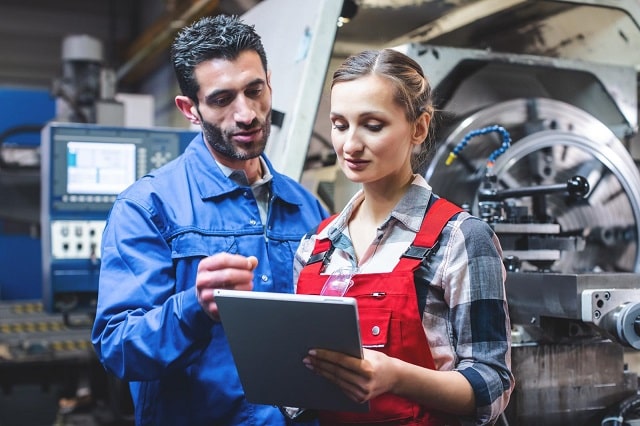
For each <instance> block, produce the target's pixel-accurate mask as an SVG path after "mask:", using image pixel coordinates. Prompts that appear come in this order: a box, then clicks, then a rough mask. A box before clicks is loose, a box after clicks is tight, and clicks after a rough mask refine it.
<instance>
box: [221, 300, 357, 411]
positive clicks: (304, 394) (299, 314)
mask: <svg viewBox="0 0 640 426" xmlns="http://www.w3.org/2000/svg"><path fill="white" fill-rule="evenodd" d="M215 300H216V303H217V304H218V309H219V312H220V318H221V321H222V326H223V327H224V330H225V334H226V335H227V340H228V341H229V345H230V348H231V353H232V354H233V358H234V360H235V363H236V366H237V368H238V374H239V376H240V381H241V382H242V386H243V388H244V391H245V395H246V397H247V400H248V401H249V402H252V403H256V404H269V405H278V406H285V407H299V408H309V409H321V410H337V411H354V412H365V411H368V410H369V404H368V403H366V404H359V403H357V402H354V401H352V400H350V399H349V398H347V396H346V395H345V394H344V393H343V392H342V390H340V388H338V387H337V386H336V385H334V384H333V383H331V382H329V381H328V380H326V379H325V378H323V377H320V376H318V375H317V374H316V373H314V372H313V371H311V370H309V369H308V368H306V367H305V366H304V364H303V362H302V359H303V358H304V357H305V356H306V354H307V352H308V351H309V349H311V348H324V349H331V350H335V351H339V352H344V353H347V354H349V355H352V356H355V357H359V358H362V345H361V340H360V329H359V327H358V309H357V306H356V301H355V299H354V298H351V297H336V296H316V295H300V294H281V293H262V292H254V291H238V290H225V289H217V290H215Z"/></svg>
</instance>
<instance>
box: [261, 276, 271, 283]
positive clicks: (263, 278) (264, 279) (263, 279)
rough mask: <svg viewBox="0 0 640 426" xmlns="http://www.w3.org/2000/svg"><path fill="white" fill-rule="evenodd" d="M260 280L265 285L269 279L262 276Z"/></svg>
mask: <svg viewBox="0 0 640 426" xmlns="http://www.w3.org/2000/svg"><path fill="white" fill-rule="evenodd" d="M260 278H261V279H262V281H263V282H265V283H266V282H267V281H269V277H268V276H266V275H263V276H262V277H260Z"/></svg>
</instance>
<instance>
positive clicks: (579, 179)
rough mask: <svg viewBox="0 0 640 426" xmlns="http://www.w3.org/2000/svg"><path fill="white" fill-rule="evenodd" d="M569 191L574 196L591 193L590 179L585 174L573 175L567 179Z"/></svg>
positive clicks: (579, 196)
mask: <svg viewBox="0 0 640 426" xmlns="http://www.w3.org/2000/svg"><path fill="white" fill-rule="evenodd" d="M567 191H569V195H570V196H572V197H574V198H584V197H585V196H586V195H587V194H588V193H589V181H588V180H587V178H585V177H584V176H580V175H576V176H573V177H571V178H570V179H569V180H568V181H567Z"/></svg>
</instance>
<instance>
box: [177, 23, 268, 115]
mask: <svg viewBox="0 0 640 426" xmlns="http://www.w3.org/2000/svg"><path fill="white" fill-rule="evenodd" d="M247 50H253V51H255V52H256V53H257V54H258V55H259V56H260V60H261V61H262V66H263V68H264V70H265V73H266V72H267V55H266V53H265V51H264V46H263V45H262V40H261V38H260V36H259V35H258V33H257V32H256V31H255V28H254V26H253V25H249V24H245V23H244V22H242V21H241V20H240V19H239V18H238V17H237V16H228V15H216V16H205V17H203V18H200V19H199V20H197V21H196V22H194V23H192V24H191V25H189V26H187V27H185V28H183V29H182V30H180V32H179V33H178V35H177V36H176V38H175V40H174V42H173V45H172V46H171V60H172V62H173V68H174V70H175V72H176V78H177V80H178V85H179V86H180V90H181V91H182V94H183V95H185V96H187V97H188V98H189V99H191V100H192V101H194V102H195V104H196V105H198V98H197V93H198V90H199V86H198V82H197V81H196V79H195V77H194V74H193V70H194V68H195V67H196V66H197V65H198V64H200V63H201V62H204V61H207V60H211V59H226V60H229V61H232V60H234V59H236V58H237V57H238V55H240V53H242V52H244V51H247Z"/></svg>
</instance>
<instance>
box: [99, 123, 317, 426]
mask: <svg viewBox="0 0 640 426" xmlns="http://www.w3.org/2000/svg"><path fill="white" fill-rule="evenodd" d="M265 161H266V162H267V165H268V167H269V170H270V172H271V174H272V175H273V179H272V181H271V199H270V201H269V211H268V219H267V223H266V224H263V223H262V222H261V220H260V212H259V210H258V205H257V203H256V199H255V198H254V196H253V193H252V191H251V188H250V187H248V186H239V185H238V184H236V183H235V182H234V181H232V180H231V179H229V178H227V177H226V176H225V175H224V174H223V172H222V171H221V170H220V168H219V167H218V166H217V164H216V163H215V161H214V159H213V157H212V156H211V154H210V152H209V151H208V150H207V147H206V145H205V142H204V140H203V138H202V135H201V134H200V135H198V136H196V137H195V138H194V140H193V141H192V142H191V143H190V144H189V146H188V147H187V149H186V150H185V152H184V154H183V155H181V156H180V157H178V158H177V159H175V160H174V161H172V162H171V163H169V164H167V165H165V166H164V167H162V168H160V169H157V170H156V171H154V172H153V173H151V174H149V175H147V176H145V177H143V178H141V179H140V180H138V181H137V182H136V183H135V184H133V185H132V186H131V187H129V188H128V189H126V190H125V191H124V192H123V193H122V194H120V196H119V197H118V198H117V200H116V201H115V203H114V205H113V207H112V209H111V212H110V213H109V217H108V220H107V225H106V228H105V231H104V234H103V237H102V246H101V269H100V284H99V292H98V305H97V313H96V319H95V323H94V327H93V331H92V342H93V345H94V347H95V350H96V352H97V354H98V357H99V359H100V362H101V363H102V364H103V365H104V367H105V368H106V369H107V370H108V371H109V372H111V373H113V374H114V375H115V376H117V377H119V378H121V379H122V380H124V381H127V382H129V385H130V389H131V395H132V398H133V401H134V406H135V419H136V425H137V426H143V425H154V426H156V425H171V426H178V425H214V424H216V425H219V424H220V425H249V424H250V425H279V424H285V419H284V417H283V416H282V415H281V413H280V411H279V409H278V408H277V407H273V406H265V405H255V404H251V403H249V402H247V401H246V399H245V397H244V393H243V390H242V386H241V383H240V380H239V378H238V373H237V370H236V367H235V365H234V362H233V357H232V355H231V352H230V350H229V346H228V343H227V340H226V337H225V334H224V331H223V328H222V325H221V324H220V323H219V322H216V321H214V320H212V319H211V318H210V317H209V316H207V315H206V314H205V312H204V311H203V309H202V308H201V307H200V305H199V304H198V301H197V298H196V292H195V289H194V286H195V280H196V272H197V268H198V263H199V261H200V260H201V259H202V258H203V257H205V256H209V255H212V254H214V253H219V252H229V253H239V254H242V255H245V256H248V255H254V256H256V257H257V258H258V260H259V263H258V266H257V269H256V270H255V271H254V283H253V285H254V290H255V291H271V292H285V293H291V292H293V282H292V281H293V269H292V268H293V256H294V254H295V252H296V249H297V247H298V244H299V242H300V240H301V238H302V236H303V235H304V234H305V233H306V232H307V231H309V230H310V229H312V228H314V227H315V226H316V225H317V224H318V223H319V222H320V220H322V219H323V218H325V217H326V216H327V213H326V211H325V210H324V208H323V207H322V205H321V204H320V203H319V202H318V200H317V199H316V198H315V197H314V196H313V195H311V194H310V193H309V192H308V191H306V190H305V189H304V188H303V187H302V186H301V185H300V184H298V183H297V182H295V181H294V180H292V179H290V178H288V177H286V176H284V175H282V174H279V173H277V172H276V171H275V170H273V167H272V166H271V164H270V162H269V161H268V160H267V159H266V158H265ZM256 362H260V360H258V359H257V360H256ZM265 386H269V384H268V383H265Z"/></svg>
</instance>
